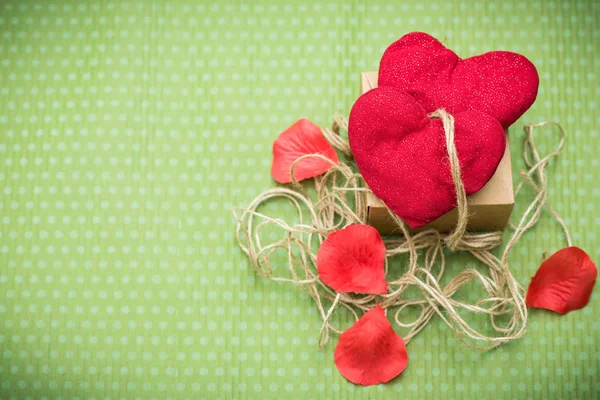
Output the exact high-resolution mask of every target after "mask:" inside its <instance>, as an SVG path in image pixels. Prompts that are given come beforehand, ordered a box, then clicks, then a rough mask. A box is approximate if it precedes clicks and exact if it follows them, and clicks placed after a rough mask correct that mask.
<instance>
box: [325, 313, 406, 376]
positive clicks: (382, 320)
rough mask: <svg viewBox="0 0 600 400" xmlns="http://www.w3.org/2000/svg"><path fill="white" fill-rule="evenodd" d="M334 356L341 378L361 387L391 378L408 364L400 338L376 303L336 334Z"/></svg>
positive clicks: (404, 346) (404, 347) (402, 341)
mask: <svg viewBox="0 0 600 400" xmlns="http://www.w3.org/2000/svg"><path fill="white" fill-rule="evenodd" d="M334 358H335V365H336V366H337V368H338V370H339V371H340V373H341V374H342V376H343V377H344V378H346V379H348V380H349V381H350V382H353V383H357V384H360V385H365V386H369V385H377V384H379V383H384V382H388V381H390V380H392V379H393V378H395V377H396V376H398V375H399V374H400V373H401V372H402V371H404V369H405V368H406V365H407V364H408V354H407V352H406V345H405V344H404V340H402V338H401V337H400V336H398V335H397V334H396V332H394V329H393V328H392V325H390V322H389V321H388V320H387V318H386V317H385V313H384V312H383V309H382V308H381V307H380V306H377V307H375V308H373V309H372V310H369V311H368V312H367V313H366V314H365V315H363V316H362V317H361V318H360V320H358V321H357V322H356V323H355V324H354V325H353V326H352V327H351V328H350V329H348V330H347V331H345V332H344V333H342V334H341V335H340V341H339V342H338V344H337V346H336V348H335V354H334Z"/></svg>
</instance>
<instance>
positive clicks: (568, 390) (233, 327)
mask: <svg viewBox="0 0 600 400" xmlns="http://www.w3.org/2000/svg"><path fill="white" fill-rule="evenodd" d="M248 3H254V4H242V2H235V3H224V2H205V4H202V2H197V1H191V0H188V1H175V0H172V1H162V2H158V1H143V0H138V1H117V0H115V1H60V0H54V1H51V0H49V1H45V0H38V1H3V2H1V3H0V398H2V399H151V398H156V399H202V398H207V399H218V398H220V399H229V398H240V399H268V398H272V399H287V398H299V399H310V398H315V399H325V398H344V399H354V398H356V399H359V398H361V399H362V398H384V397H393V398H402V399H440V398H443V399H477V400H483V399H527V398H540V399H566V398H581V399H589V398H598V397H600V379H599V378H598V375H599V368H600V349H599V346H598V341H599V340H600V321H597V318H596V315H598V311H599V310H600V294H599V293H598V290H596V292H595V293H594V295H593V297H592V301H591V303H590V305H589V306H588V307H587V308H586V309H584V310H582V311H577V312H574V313H571V314H569V315H566V316H559V315H556V314H552V313H549V312H544V311H536V310H534V311H532V312H531V313H530V319H529V328H528V332H527V334H526V336H525V337H524V338H523V339H522V340H519V341H517V342H513V343H510V344H508V345H504V346H502V347H500V348H499V349H498V350H494V351H488V352H478V351H475V350H471V349H469V348H466V347H464V346H463V345H461V344H460V343H459V342H458V341H457V340H456V339H455V338H454V337H453V334H452V332H451V331H450V330H449V329H448V328H447V327H446V326H445V325H444V324H443V323H442V322H441V320H440V319H439V318H436V319H434V320H433V321H432V323H431V324H430V326H428V327H427V328H426V329H425V330H424V332H422V333H421V334H420V335H419V336H418V337H417V339H416V340H414V341H413V342H412V343H410V345H409V347H408V350H409V357H410V361H409V365H408V368H407V370H406V371H405V372H404V373H403V374H402V376H401V377H400V378H397V379H395V380H394V381H392V382H391V383H390V384H387V385H380V386H376V387H369V388H363V387H358V386H354V385H352V384H349V383H348V382H347V381H345V380H344V379H343V378H342V377H341V376H340V375H339V374H338V372H337V370H336V368H335V365H334V363H333V349H334V347H335V343H336V341H337V338H334V340H332V341H331V342H330V343H329V344H328V346H327V347H326V348H325V349H323V350H320V349H319V348H318V347H317V345H316V337H317V334H318V329H319V326H320V318H319V316H318V315H317V313H316V312H315V308H314V305H313V303H312V300H311V299H310V298H309V297H308V296H307V295H305V294H304V293H302V292H300V291H299V290H295V288H294V287H291V286H286V285H284V284H279V283H274V282H266V281H263V280H261V279H259V278H257V277H255V274H254V272H253V271H252V270H251V268H250V266H249V264H248V261H247V259H246V257H245V256H244V255H243V254H242V252H241V251H240V250H239V248H238V247H237V245H236V244H235V240H234V234H233V229H234V226H235V222H234V219H233V217H232V214H231V209H232V207H234V206H243V205H244V204H247V203H248V202H249V201H250V200H251V199H252V198H254V197H255V196H256V195H258V194H259V193H260V192H261V191H263V190H265V189H267V188H269V187H273V186H275V184H274V182H273V181H272V179H271V177H270V171H269V168H270V162H271V143H272V141H273V140H274V138H275V137H276V135H277V134H278V133H279V132H280V131H282V130H283V129H284V128H286V127H287V126H288V125H290V124H291V123H293V122H294V121H295V120H296V119H298V118H300V117H306V118H309V119H311V120H313V121H315V122H316V123H319V124H322V125H329V124H330V123H331V117H332V116H333V115H334V114H335V113H341V114H347V113H348V111H349V108H350V106H351V105H352V102H353V101H354V99H355V98H356V96H357V95H358V93H359V90H358V87H359V73H360V72H361V71H365V70H375V69H377V65H378V61H379V58H380V56H381V54H382V52H383V50H384V49H385V47H386V46H387V45H388V44H390V43H391V42H393V41H394V40H396V39H397V38H399V37H400V36H401V35H402V34H404V33H407V32H409V31H414V30H422V31H426V32H428V33H430V34H432V35H434V36H436V37H438V38H440V39H443V40H445V43H446V44H447V45H448V46H449V47H450V48H452V49H454V50H455V51H456V52H457V53H458V54H459V55H461V56H464V57H466V56H469V55H474V54H478V53H481V52H485V51H489V50H494V49H505V50H512V51H517V52H520V53H522V54H524V55H526V56H528V57H529V58H530V59H531V60H532V61H533V62H534V63H535V64H536V66H537V67H538V69H539V73H540V78H541V83H540V94H539V97H538V100H537V102H536V103H535V105H534V106H533V107H532V108H531V109H530V110H529V111H528V112H527V113H526V114H525V115H524V116H523V117H522V118H521V120H520V121H518V122H517V123H516V124H515V125H514V126H513V127H512V128H511V130H510V135H511V138H512V143H511V146H512V149H513V162H514V176H515V179H518V171H519V169H520V168H522V167H523V162H522V160H521V159H520V151H521V149H522V144H521V141H522V138H523V133H522V130H521V128H522V126H523V125H524V124H525V123H528V122H539V121H542V120H554V121H558V122H560V123H561V124H562V125H563V127H564V128H565V130H566V132H567V135H568V137H567V145H566V147H565V151H564V153H563V154H562V155H561V158H560V160H559V161H558V162H556V163H554V164H553V165H552V166H551V167H550V168H549V172H550V186H551V189H550V196H549V200H550V202H551V203H552V204H553V205H554V206H555V207H556V209H557V210H558V212H559V213H561V214H562V215H563V217H564V219H565V221H566V222H567V224H568V225H569V227H570V229H571V230H572V232H573V239H574V242H575V244H576V245H578V246H580V247H582V248H583V249H585V250H586V251H588V252H589V253H590V255H591V256H592V258H593V259H595V260H596V261H597V262H598V261H600V250H599V249H598V246H597V244H598V234H599V233H600V230H599V228H598V226H599V223H600V189H599V187H598V168H599V159H598V156H597V154H598V150H600V140H599V131H598V127H599V126H600V117H599V115H600V112H599V110H598V95H599V93H600V86H599V82H600V79H599V77H598V66H599V60H600V58H599V57H598V54H599V53H600V46H599V43H600V37H599V35H600V28H599V23H600V8H599V3H598V2H595V1H593V0H592V1H563V2H560V1H541V0H539V1H523V0H518V1H517V0H497V1H486V2H483V1H482V2H472V1H467V0H465V1H443V0H441V1H418V2H412V1H411V2H409V1H402V2H396V1H368V2H367V1H354V0H344V1H328V0H323V1H320V2H314V3H313V2H306V3H302V4H300V3H293V4H290V5H284V4H283V2H279V1H271V2H268V1H256V2H248ZM551 132H552V131H551V129H549V128H548V129H544V130H540V131H539V136H538V142H539V147H540V149H541V150H542V151H548V150H549V149H550V146H553V145H554V144H555V143H556V140H555V139H556V136H552V134H551ZM529 194H531V193H529ZM528 201H529V199H528V198H527V193H525V196H524V197H520V198H519V199H518V200H517V203H518V204H517V208H516V210H515V216H516V215H518V214H519V213H520V212H522V211H523V209H524V206H525V205H526V203H528ZM281 212H283V213H285V211H284V210H283V209H282V210H281ZM284 215H285V214H284ZM564 245H565V242H564V238H563V237H562V235H561V233H560V230H559V228H558V225H557V224H556V223H554V222H552V221H550V218H549V215H548V213H544V215H543V218H542V221H541V222H540V224H539V225H538V226H537V227H536V228H535V230H533V231H531V232H529V233H528V234H527V235H526V236H525V237H524V238H523V239H522V241H521V242H520V243H519V244H518V246H517V248H516V249H515V251H514V252H513V253H512V255H511V261H512V264H511V268H512V270H513V272H514V274H515V275H516V277H517V278H518V279H519V281H520V282H521V283H523V284H527V283H528V281H529V278H530V276H531V275H533V273H534V272H535V270H536V269H537V267H538V265H539V262H540V260H541V257H542V253H543V252H544V251H556V250H558V249H559V248H561V247H563V246H564ZM451 260H454V261H452V262H451V266H450V267H449V271H448V273H449V274H451V273H452V272H453V271H454V273H456V272H457V271H460V270H461V269H463V268H466V267H468V266H473V265H474V264H472V265H471V264H464V262H462V260H463V259H462V258H460V257H459V258H458V259H451ZM459 261H460V262H459Z"/></svg>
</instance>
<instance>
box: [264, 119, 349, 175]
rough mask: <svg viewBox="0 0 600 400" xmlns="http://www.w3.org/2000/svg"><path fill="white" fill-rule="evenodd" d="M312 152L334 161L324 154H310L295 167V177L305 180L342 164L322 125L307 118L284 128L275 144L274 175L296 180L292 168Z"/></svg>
mask: <svg viewBox="0 0 600 400" xmlns="http://www.w3.org/2000/svg"><path fill="white" fill-rule="evenodd" d="M308 154H321V155H322V156H325V157H327V158H328V159H330V160H331V162H330V161H327V160H324V159H323V158H320V157H307V158H305V159H302V160H300V161H299V162H298V163H297V164H296V165H295V166H294V178H295V180H296V181H301V180H304V179H308V178H313V177H315V176H318V175H321V174H323V173H325V172H327V171H328V170H329V168H331V167H332V165H333V164H332V162H333V163H334V164H338V163H339V162H340V160H339V159H338V156H337V153H336V152H335V149H334V148H333V147H332V146H331V145H330V144H329V142H328V141H327V140H325V138H324V137H323V135H322V133H321V128H319V127H318V126H317V125H315V124H314V123H312V122H311V121H309V120H307V119H300V120H298V121H296V122H295V123H294V124H293V125H292V126H290V127H289V128H287V129H286V130H285V131H283V132H282V133H281V134H280V135H279V137H278V138H277V140H275V142H274V143H273V163H272V164H271V175H273V179H275V180H276V181H277V182H279V183H289V182H292V178H291V175H290V168H291V167H292V164H294V162H295V161H296V160H297V159H298V158H300V157H302V156H305V155H308Z"/></svg>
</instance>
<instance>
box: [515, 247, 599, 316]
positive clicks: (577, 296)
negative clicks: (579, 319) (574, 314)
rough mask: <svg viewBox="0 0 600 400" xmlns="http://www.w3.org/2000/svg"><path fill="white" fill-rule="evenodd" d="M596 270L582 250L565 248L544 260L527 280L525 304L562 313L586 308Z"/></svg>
mask: <svg viewBox="0 0 600 400" xmlns="http://www.w3.org/2000/svg"><path fill="white" fill-rule="evenodd" d="M597 276H598V270H597V269H596V265H594V262H593V261H592V260H591V259H590V256H588V255H587V254H586V252H585V251H583V250H581V249H580V248H578V247H567V248H565V249H562V250H559V251H557V252H556V253H554V254H553V255H552V256H550V258H548V259H546V260H544V262H543V263H542V265H541V266H540V268H539V269H538V271H537V272H536V274H535V276H534V277H533V278H531V283H530V284H529V289H528V290H527V298H526V299H525V303H526V304H527V306H528V307H535V308H545V309H547V310H552V311H556V312H557V313H560V314H566V313H568V312H570V311H574V310H579V309H580V308H583V307H585V306H586V305H587V303H588V302H589V301H590V296H591V295H592V290H593V289H594V284H595V283H596V277H597Z"/></svg>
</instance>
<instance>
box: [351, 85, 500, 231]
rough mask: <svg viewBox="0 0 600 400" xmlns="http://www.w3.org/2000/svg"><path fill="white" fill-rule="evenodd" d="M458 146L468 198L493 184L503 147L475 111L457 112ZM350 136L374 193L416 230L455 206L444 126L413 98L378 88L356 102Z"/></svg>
mask: <svg viewBox="0 0 600 400" xmlns="http://www.w3.org/2000/svg"><path fill="white" fill-rule="evenodd" d="M454 126H455V133H454V142H455V146H456V151H457V154H458V159H459V163H460V168H461V173H462V180H463V183H464V187H465V191H466V194H467V195H470V194H473V193H475V192H477V191H478V190H480V189H481V188H482V187H483V186H484V185H485V184H486V183H487V181H489V180H490V178H491V177H492V175H493V174H494V172H495V171H496V168H497V166H498V164H499V163H500V160H501V159H502V156H503V155H504V151H505V146H506V137H505V135H504V130H503V129H502V126H501V125H500V123H498V121H497V120H495V119H494V118H492V117H490V116H489V115H487V114H484V113H482V112H477V111H464V112H459V113H456V114H454ZM348 136H349V140H350V146H351V148H352V153H353V154H354V158H355V161H356V164H357V166H358V169H359V170H360V172H361V173H362V175H363V177H364V179H365V181H366V183H367V184H368V185H369V187H370V188H371V190H373V193H374V194H375V195H376V196H377V197H379V198H380V199H381V200H383V202H384V203H385V204H386V205H387V206H388V207H389V208H390V209H391V210H392V211H393V212H395V213H396V214H398V215H399V216H400V217H401V218H402V219H403V220H404V221H406V222H407V223H408V225H410V226H411V227H413V228H416V227H419V226H422V225H425V224H427V223H429V222H431V221H433V220H435V219H436V218H438V217H440V216H441V215H443V214H445V213H446V212H448V211H450V210H451V209H452V208H454V207H455V206H456V190H455V188H454V183H453V181H452V175H451V172H450V164H449V162H448V150H447V148H446V138H445V133H444V128H443V126H442V121H441V120H440V119H430V118H429V117H428V116H427V112H426V111H425V109H424V108H423V106H422V105H421V104H420V103H419V102H418V101H416V100H415V99H414V98H413V97H411V96H410V95H408V94H406V93H404V92H402V91H401V90H398V89H395V88H392V87H379V88H376V89H373V90H370V91H369V92H367V93H365V94H363V95H362V96H361V97H359V98H358V100H357V101H356V103H354V106H353V107H352V111H351V112H350V119H349V126H348Z"/></svg>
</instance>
